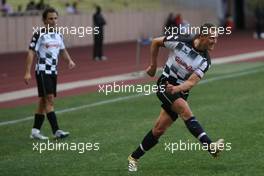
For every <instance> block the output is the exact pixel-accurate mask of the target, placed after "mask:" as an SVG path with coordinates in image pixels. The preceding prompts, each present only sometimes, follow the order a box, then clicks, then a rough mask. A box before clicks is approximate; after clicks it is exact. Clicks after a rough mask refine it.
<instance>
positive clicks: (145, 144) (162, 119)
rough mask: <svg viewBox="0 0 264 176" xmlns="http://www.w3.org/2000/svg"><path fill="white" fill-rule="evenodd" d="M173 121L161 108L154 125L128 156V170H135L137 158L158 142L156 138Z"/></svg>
mask: <svg viewBox="0 0 264 176" xmlns="http://www.w3.org/2000/svg"><path fill="white" fill-rule="evenodd" d="M173 122H174V121H173V120H172V118H171V117H170V115H169V114H168V113H167V112H166V111H165V110H164V109H161V112H160V115H159V117H158V119H157V120H156V123H155V125H154V127H153V128H152V129H151V130H150V131H149V132H148V133H147V134H146V135H145V137H144V138H143V140H142V142H141V143H140V145H139V146H138V148H137V149H136V150H135V151H134V152H133V153H132V154H131V155H130V156H129V157H128V162H129V163H128V170H129V171H137V165H138V159H139V158H140V157H142V156H143V155H144V154H145V153H146V152H147V151H149V150H150V149H151V148H153V147H154V146H155V145H156V144H157V143H158V139H159V138H160V137H161V136H162V135H163V134H164V133H165V131H166V130H167V129H168V128H169V127H170V126H171V124H172V123H173Z"/></svg>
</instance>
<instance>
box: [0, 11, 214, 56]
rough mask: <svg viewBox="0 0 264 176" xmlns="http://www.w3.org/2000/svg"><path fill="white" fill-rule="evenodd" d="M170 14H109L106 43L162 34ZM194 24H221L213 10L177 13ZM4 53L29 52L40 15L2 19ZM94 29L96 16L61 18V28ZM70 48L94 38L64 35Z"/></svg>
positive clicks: (0, 39)
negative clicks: (88, 27)
mask: <svg viewBox="0 0 264 176" xmlns="http://www.w3.org/2000/svg"><path fill="white" fill-rule="evenodd" d="M168 13H169V12H168V11H160V12H157V11H153V12H151V11H150V12H146V11H144V12H135V11H131V12H115V13H113V12H112V13H111V12H105V13H104V17H105V19H106V21H107V25H106V27H105V43H115V42H124V41H133V40H136V39H137V38H138V37H139V36H151V37H156V36H160V35H162V31H163V25H164V23H165V20H166V18H167V16H168ZM177 13H181V14H182V16H183V18H184V19H185V20H187V21H188V22H189V23H190V24H192V25H198V26H200V25H201V24H202V23H204V22H205V21H210V22H215V23H217V22H218V19H217V15H216V14H215V12H214V11H213V10H210V9H208V10H206V9H205V10H203V11H200V9H197V10H194V9H191V10H180V9H179V10H177ZM0 24H1V25H0V53H8V52H20V51H26V50H27V48H28V45H29V42H30V39H31V37H32V33H33V31H34V30H33V26H34V27H37V26H42V21H41V17H40V16H21V17H0ZM60 25H62V26H64V27H65V26H68V27H71V26H73V27H80V26H81V27H87V26H92V14H80V15H66V16H61V17H60V18H59V24H58V26H60ZM64 39H65V43H66V46H67V47H78V46H86V45H91V44H92V42H93V37H92V35H91V34H90V35H85V36H84V37H78V35H70V34H69V35H67V34H65V35H64Z"/></svg>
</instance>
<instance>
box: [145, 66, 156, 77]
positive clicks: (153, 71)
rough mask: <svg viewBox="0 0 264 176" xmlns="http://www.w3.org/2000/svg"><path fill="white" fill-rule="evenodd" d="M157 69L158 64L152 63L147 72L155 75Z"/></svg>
mask: <svg viewBox="0 0 264 176" xmlns="http://www.w3.org/2000/svg"><path fill="white" fill-rule="evenodd" d="M156 70H157V66H156V65H150V66H148V68H147V69H146V72H147V74H148V75H149V76H151V77H153V76H155V73H156Z"/></svg>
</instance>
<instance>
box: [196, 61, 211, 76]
mask: <svg viewBox="0 0 264 176" xmlns="http://www.w3.org/2000/svg"><path fill="white" fill-rule="evenodd" d="M210 66H211V64H210V63H209V62H208V61H204V62H203V63H202V64H201V65H200V67H198V68H197V69H196V70H195V71H194V73H195V74H196V75H197V76H199V77H200V78H201V79H202V78H203V76H204V74H205V73H206V72H207V71H208V69H209V68H210Z"/></svg>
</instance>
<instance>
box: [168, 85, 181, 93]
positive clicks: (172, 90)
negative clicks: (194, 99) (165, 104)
mask: <svg viewBox="0 0 264 176" xmlns="http://www.w3.org/2000/svg"><path fill="white" fill-rule="evenodd" d="M166 84H167V85H166V92H168V93H170V94H175V93H178V92H179V90H178V87H177V86H174V85H172V84H170V83H169V82H167V83H166Z"/></svg>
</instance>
